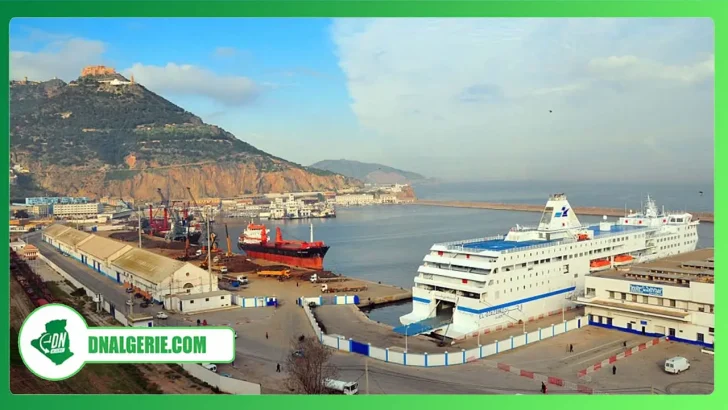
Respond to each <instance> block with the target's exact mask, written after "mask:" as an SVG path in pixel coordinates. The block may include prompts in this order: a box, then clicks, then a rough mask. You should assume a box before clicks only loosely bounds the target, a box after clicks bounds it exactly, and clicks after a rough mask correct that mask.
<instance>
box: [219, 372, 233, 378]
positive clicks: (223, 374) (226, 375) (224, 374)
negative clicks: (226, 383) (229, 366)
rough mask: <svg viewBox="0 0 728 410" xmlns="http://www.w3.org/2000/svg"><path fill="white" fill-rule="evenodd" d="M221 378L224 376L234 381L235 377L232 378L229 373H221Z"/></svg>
mask: <svg viewBox="0 0 728 410" xmlns="http://www.w3.org/2000/svg"><path fill="white" fill-rule="evenodd" d="M220 376H222V377H228V378H231V379H232V377H233V376H231V375H230V374H228V373H220Z"/></svg>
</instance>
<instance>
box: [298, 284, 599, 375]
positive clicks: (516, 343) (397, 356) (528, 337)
mask: <svg viewBox="0 0 728 410" xmlns="http://www.w3.org/2000/svg"><path fill="white" fill-rule="evenodd" d="M301 302H304V303H301ZM309 302H314V303H316V304H317V305H318V304H319V303H318V298H300V299H299V304H300V305H301V306H302V307H303V309H304V311H305V312H306V316H307V317H308V320H309V322H310V323H311V327H312V328H313V330H314V333H315V334H316V337H317V338H318V339H319V341H320V342H321V343H322V344H324V345H326V346H329V347H332V348H334V349H337V350H341V351H344V352H351V353H358V354H361V355H364V356H368V357H371V358H372V359H376V360H381V361H383V362H388V363H396V364H400V365H403V366H416V367H437V366H455V365H458V364H463V363H469V362H472V361H475V360H480V359H483V358H486V357H488V356H493V355H496V354H498V353H503V352H506V351H508V350H512V349H515V348H518V347H521V346H525V345H527V344H531V343H536V342H539V341H541V340H544V339H548V338H550V337H554V336H558V335H560V334H563V333H566V332H568V331H571V330H575V329H579V328H582V327H585V326H588V325H589V323H588V321H587V319H586V318H584V317H576V318H574V319H572V320H568V321H565V322H562V323H559V324H554V325H552V326H549V327H546V328H543V329H538V330H535V331H533V332H528V333H524V334H521V335H518V336H510V337H507V338H505V339H504V340H498V341H495V342H493V343H491V344H488V345H480V346H478V347H475V348H473V349H467V350H466V349H461V350H459V351H453V352H445V353H433V354H428V353H424V354H420V353H407V352H406V351H404V349H402V350H395V349H388V348H387V349H382V348H380V347H376V346H372V345H371V343H362V342H359V341H356V340H353V339H347V338H345V337H344V336H334V335H327V334H325V333H324V332H323V331H322V330H321V326H320V325H319V324H318V322H317V321H316V318H315V317H314V315H313V313H312V312H311V308H309V307H308V303H309Z"/></svg>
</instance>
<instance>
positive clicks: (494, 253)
mask: <svg viewBox="0 0 728 410" xmlns="http://www.w3.org/2000/svg"><path fill="white" fill-rule="evenodd" d="M625 214H626V215H625V216H624V217H623V218H619V219H618V220H616V221H615V222H609V221H607V219H608V218H607V217H606V216H604V218H603V221H602V222H600V223H598V224H594V225H582V224H581V223H580V222H579V219H578V218H577V216H576V214H575V213H574V211H573V210H572V208H571V205H570V204H569V202H568V201H567V199H566V195H565V194H555V195H551V196H550V197H549V199H548V202H547V203H546V206H545V208H544V211H543V214H542V216H541V220H540V222H539V224H538V227H536V228H526V227H521V226H516V227H515V228H512V229H511V230H510V232H508V234H507V235H499V236H494V237H489V238H479V239H470V240H462V241H456V242H448V243H438V244H435V245H433V246H432V248H431V249H430V252H429V253H428V254H427V255H426V256H425V258H424V263H423V264H422V265H421V266H420V268H419V269H418V273H419V274H418V276H417V277H415V280H414V282H415V284H414V287H413V288H412V300H413V303H412V305H413V307H412V312H411V313H409V314H407V315H405V316H402V317H401V318H400V322H401V323H402V324H403V326H399V327H397V328H395V329H394V330H395V332H398V333H402V334H407V335H414V334H426V333H435V334H437V335H440V336H444V337H446V338H450V339H459V338H463V337H465V336H467V335H469V334H472V333H475V332H479V331H481V330H484V329H492V328H497V327H498V326H507V325H508V324H509V323H515V322H520V321H523V322H526V321H528V320H529V319H533V318H537V317H539V316H541V315H545V314H548V313H549V312H554V311H560V310H563V309H567V308H570V307H571V306H573V305H574V304H573V302H572V299H574V298H575V296H578V295H580V294H581V293H583V289H584V282H585V280H584V277H585V276H586V275H588V274H589V273H591V272H598V271H601V270H606V269H612V268H614V267H620V266H626V265H630V264H633V263H641V262H647V261H651V260H654V259H657V258H662V257H666V256H669V255H674V254H678V253H683V252H689V251H693V250H695V248H696V245H697V242H698V230H697V227H698V224H699V223H700V222H699V221H698V220H693V216H692V215H691V214H689V213H665V211H664V209H663V210H662V211H661V212H660V211H658V208H657V206H656V205H655V202H654V201H653V200H652V199H651V198H650V197H649V196H648V197H647V201H646V203H645V204H644V207H643V209H642V210H641V211H640V212H637V213H627V212H625Z"/></svg>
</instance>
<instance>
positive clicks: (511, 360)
mask: <svg viewBox="0 0 728 410" xmlns="http://www.w3.org/2000/svg"><path fill="white" fill-rule="evenodd" d="M651 339H652V338H649V337H644V336H639V335H634V334H631V333H625V332H620V331H616V330H609V329H603V328H599V327H593V326H587V327H585V328H582V329H578V330H574V331H571V332H568V333H565V334H563V335H559V336H556V337H554V338H551V339H546V340H543V341H541V342H539V343H535V344H532V345H528V346H524V347H521V348H518V349H515V350H512V351H508V352H505V353H502V354H499V355H496V356H494V357H493V359H494V360H497V361H498V362H501V363H506V364H509V365H512V366H515V367H517V368H520V369H524V370H528V371H533V372H535V373H539V374H543V375H546V376H554V377H559V378H562V379H564V380H567V381H571V382H574V383H578V384H583V385H586V386H589V387H592V388H593V389H595V390H597V391H598V392H601V393H607V394H651V393H654V394H709V393H710V392H712V389H713V382H714V376H713V372H714V360H713V356H711V355H707V354H704V353H701V352H700V348H699V347H696V346H692V345H687V344H684V343H676V342H660V343H659V344H657V345H655V346H652V347H650V348H648V349H646V350H643V351H641V352H638V353H635V354H633V355H632V356H630V357H626V358H623V359H621V360H618V361H617V362H615V363H613V364H612V365H610V366H606V367H605V368H602V369H601V370H598V371H596V372H594V373H590V374H588V375H587V376H585V377H583V378H579V377H578V376H577V373H578V372H579V371H580V370H583V369H585V368H587V367H589V366H591V365H594V364H596V363H599V362H601V361H602V360H605V359H608V358H609V357H611V356H614V355H617V354H619V353H621V352H623V351H624V350H627V349H631V348H632V347H634V346H637V345H639V344H641V343H644V342H647V341H649V340H651ZM625 342H626V343H627V346H626V347H625V346H624V343H625ZM570 345H573V346H574V352H569V347H570ZM674 356H683V357H685V358H687V359H688V360H689V361H690V369H689V370H688V371H686V372H684V373H682V374H679V375H673V374H668V373H666V372H665V371H664V363H665V360H666V359H669V358H671V357H674ZM612 366H616V368H617V372H616V374H612Z"/></svg>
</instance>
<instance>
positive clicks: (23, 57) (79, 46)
mask: <svg viewBox="0 0 728 410" xmlns="http://www.w3.org/2000/svg"><path fill="white" fill-rule="evenodd" d="M54 38H55V39H54V40H53V41H52V42H50V43H48V45H47V46H46V47H44V48H43V49H41V50H40V51H38V52H28V51H16V50H11V51H10V79H12V80H20V79H23V77H28V79H31V80H37V81H45V80H50V79H52V78H54V77H58V78H60V79H63V80H66V81H69V80H72V79H75V78H77V77H78V76H79V75H81V69H82V68H83V67H84V66H87V65H97V64H103V62H104V58H103V54H104V52H105V51H106V45H105V44H104V43H103V42H101V41H96V40H88V39H84V38H76V37H71V38H62V37H60V36H58V37H54Z"/></svg>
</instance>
